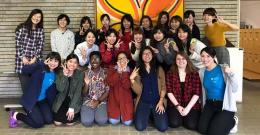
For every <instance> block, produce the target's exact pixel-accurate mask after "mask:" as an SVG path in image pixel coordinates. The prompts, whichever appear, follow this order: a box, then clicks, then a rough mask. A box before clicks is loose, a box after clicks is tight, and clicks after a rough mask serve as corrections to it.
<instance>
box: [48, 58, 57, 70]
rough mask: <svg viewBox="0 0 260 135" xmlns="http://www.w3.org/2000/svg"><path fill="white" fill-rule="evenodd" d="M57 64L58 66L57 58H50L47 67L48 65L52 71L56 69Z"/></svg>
mask: <svg viewBox="0 0 260 135" xmlns="http://www.w3.org/2000/svg"><path fill="white" fill-rule="evenodd" d="M58 66H59V60H57V59H50V60H49V61H48V67H49V69H50V71H54V69H56V68H57V67H58Z"/></svg>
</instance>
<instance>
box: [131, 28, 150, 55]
mask: <svg viewBox="0 0 260 135" xmlns="http://www.w3.org/2000/svg"><path fill="white" fill-rule="evenodd" d="M135 34H142V35H143V39H142V41H141V43H140V44H141V48H140V50H143V49H144V47H145V46H146V42H145V37H144V33H143V31H142V29H141V28H140V27H136V28H134V32H133V35H132V39H133V40H134V35H135ZM130 51H131V53H132V54H134V53H135V51H136V47H135V44H134V43H131V46H130Z"/></svg>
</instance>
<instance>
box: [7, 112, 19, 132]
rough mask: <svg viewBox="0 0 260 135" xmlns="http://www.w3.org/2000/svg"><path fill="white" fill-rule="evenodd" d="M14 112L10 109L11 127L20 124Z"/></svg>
mask: <svg viewBox="0 0 260 135" xmlns="http://www.w3.org/2000/svg"><path fill="white" fill-rule="evenodd" d="M14 112H15V111H10V112H9V127H10V128H15V127H17V126H18V123H17V120H15V119H14V118H13V115H14Z"/></svg>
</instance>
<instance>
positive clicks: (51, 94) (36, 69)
mask: <svg viewBox="0 0 260 135" xmlns="http://www.w3.org/2000/svg"><path fill="white" fill-rule="evenodd" d="M44 65H45V64H44V63H43V62H38V63H35V64H32V65H24V66H23V68H22V73H24V74H30V75H31V77H30V83H28V84H27V86H26V89H25V91H24V93H23V95H22V97H21V101H20V103H21V105H22V106H23V107H24V108H25V109H26V110H27V111H31V110H32V108H33V107H34V105H35V104H36V103H37V102H38V97H39V95H40V92H41V88H42V84H43V79H44V74H45V73H46V72H47V71H46V70H45V67H44ZM46 91H47V92H46V98H45V99H47V101H48V103H49V105H50V106H51V105H52V103H53V101H54V98H55V96H56V94H57V89H56V85H55V83H52V85H51V86H49V87H48V89H47V90H46Z"/></svg>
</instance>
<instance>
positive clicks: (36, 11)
mask: <svg viewBox="0 0 260 135" xmlns="http://www.w3.org/2000/svg"><path fill="white" fill-rule="evenodd" d="M35 14H41V20H40V22H39V23H38V24H37V25H36V29H38V28H41V29H43V13H42V10H40V9H33V10H32V11H31V13H30V15H29V16H28V18H27V20H26V21H25V22H23V23H20V24H19V25H18V26H17V27H16V29H15V32H17V31H19V29H21V28H22V27H25V28H26V29H27V30H28V34H29V36H30V35H31V32H32V28H33V22H32V17H33V16H34V15H35Z"/></svg>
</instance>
